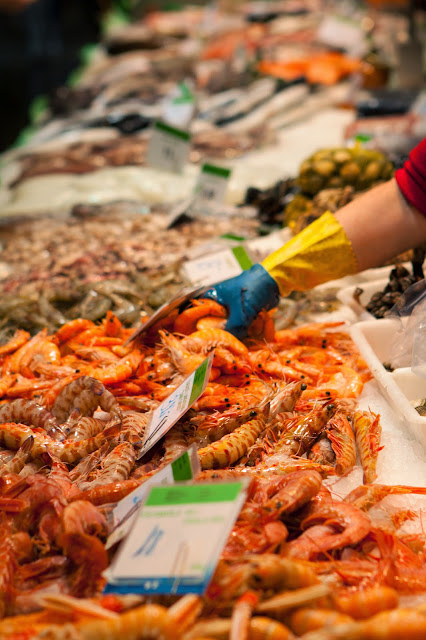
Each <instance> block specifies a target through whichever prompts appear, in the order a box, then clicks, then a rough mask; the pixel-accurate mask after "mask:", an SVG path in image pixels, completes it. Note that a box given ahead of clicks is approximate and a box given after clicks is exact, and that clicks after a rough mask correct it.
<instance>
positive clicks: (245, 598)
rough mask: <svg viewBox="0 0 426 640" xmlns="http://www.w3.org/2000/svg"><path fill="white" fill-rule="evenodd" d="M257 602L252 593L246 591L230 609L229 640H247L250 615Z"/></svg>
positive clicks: (255, 596) (254, 594) (257, 598)
mask: <svg viewBox="0 0 426 640" xmlns="http://www.w3.org/2000/svg"><path fill="white" fill-rule="evenodd" d="M258 601H259V596H258V595H257V594H256V593H254V591H246V592H245V593H243V595H242V596H240V597H239V598H238V599H237V601H236V603H235V604H234V607H233V609H232V618H231V629H230V631H229V640H248V638H249V630H250V619H251V615H252V612H253V609H254V608H255V606H256V605H257V603H258Z"/></svg>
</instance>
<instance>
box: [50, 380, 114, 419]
mask: <svg viewBox="0 0 426 640" xmlns="http://www.w3.org/2000/svg"><path fill="white" fill-rule="evenodd" d="M98 406H99V407H100V408H101V409H102V410H103V411H106V412H107V413H110V414H111V415H113V416H114V417H116V418H117V419H119V420H121V409H120V407H119V406H118V402H117V400H116V399H115V397H114V396H113V394H112V393H111V392H110V391H108V389H106V388H105V386H104V385H103V384H102V382H100V381H99V380H96V378H91V377H90V376H81V377H80V378H77V379H76V380H73V381H72V382H70V383H69V384H68V385H67V386H66V387H64V388H63V389H62V391H61V392H60V394H59V395H58V397H57V398H56V400H55V403H54V405H53V407H52V413H53V414H54V415H55V416H56V418H57V419H58V420H59V421H61V422H64V421H65V420H67V418H68V416H69V415H70V414H71V412H73V411H75V410H78V412H79V415H80V416H88V415H91V414H93V412H94V411H95V410H96V409H97V408H98Z"/></svg>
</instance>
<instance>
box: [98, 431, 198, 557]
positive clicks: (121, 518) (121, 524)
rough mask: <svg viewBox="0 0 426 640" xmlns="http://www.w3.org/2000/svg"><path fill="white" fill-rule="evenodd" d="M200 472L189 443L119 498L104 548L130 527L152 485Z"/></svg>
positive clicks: (194, 449) (119, 538)
mask: <svg viewBox="0 0 426 640" xmlns="http://www.w3.org/2000/svg"><path fill="white" fill-rule="evenodd" d="M199 472H200V461H199V458H198V450H197V447H196V445H195V444H193V445H191V446H190V447H189V449H188V450H187V451H185V452H184V453H183V454H182V455H180V456H177V458H176V459H175V460H174V461H173V462H171V463H170V464H168V465H166V466H165V467H164V468H163V469H160V470H159V471H157V473H156V474H154V475H153V476H152V477H151V478H148V480H146V482H144V483H143V484H142V485H141V486H140V487H137V488H136V489H135V490H134V491H132V492H131V493H129V495H127V496H126V497H125V498H123V499H122V500H120V501H119V502H118V503H117V505H116V506H115V507H114V509H113V512H112V518H113V524H114V530H113V532H112V533H111V535H110V536H109V537H108V540H107V542H106V545H105V548H106V549H110V548H111V547H113V546H114V545H115V544H117V542H120V540H122V539H123V538H124V537H125V536H126V535H127V534H128V532H129V531H130V529H131V528H132V525H133V522H134V521H135V518H136V516H137V512H138V510H139V507H140V505H141V504H142V503H143V502H144V500H145V499H146V497H147V496H148V494H149V492H150V491H151V489H152V487H153V486H158V485H160V486H161V485H171V484H174V483H175V482H187V481H188V480H193V479H194V478H195V477H196V476H197V475H198V473H199Z"/></svg>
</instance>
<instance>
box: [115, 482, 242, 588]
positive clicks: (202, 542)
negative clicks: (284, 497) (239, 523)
mask: <svg viewBox="0 0 426 640" xmlns="http://www.w3.org/2000/svg"><path fill="white" fill-rule="evenodd" d="M246 486H247V484H246V482H245V481H243V480H242V481H239V482H224V483H213V484H210V483H206V484H185V485H173V486H168V487H154V488H153V489H151V491H150V494H149V496H148V498H147V500H146V502H145V504H144V505H143V507H142V508H141V509H140V511H139V512H138V515H137V517H136V519H135V521H134V522H133V526H132V530H131V531H130V533H129V535H128V537H127V538H126V540H125V542H124V543H123V545H122V547H121V548H120V550H119V552H118V553H117V555H116V558H115V560H114V562H113V564H112V565H111V567H110V569H109V570H107V572H106V573H105V576H106V578H107V580H108V583H109V584H108V586H107V589H106V591H107V592H108V591H109V592H115V593H120V592H121V593H128V592H132V593H142V594H184V593H198V594H202V593H203V592H204V591H205V589H206V588H207V586H208V583H209V582H210V580H211V577H212V575H213V572H214V569H215V567H216V564H217V561H218V558H219V555H220V553H221V550H222V548H223V546H224V544H225V543H226V540H227V538H228V536H229V534H230V531H231V529H232V526H233V524H234V522H235V520H236V518H237V516H238V513H239V512H240V510H241V507H242V505H243V504H244V500H245V496H246Z"/></svg>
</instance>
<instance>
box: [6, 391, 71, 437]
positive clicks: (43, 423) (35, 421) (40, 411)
mask: <svg viewBox="0 0 426 640" xmlns="http://www.w3.org/2000/svg"><path fill="white" fill-rule="evenodd" d="M3 422H16V423H20V424H26V425H28V426H30V427H38V428H39V429H44V430H45V431H46V433H47V434H48V435H49V436H50V437H51V438H53V440H64V439H65V434H64V432H63V431H62V429H61V428H60V426H59V425H58V422H57V420H56V418H55V416H54V415H53V413H51V412H50V411H49V410H48V409H46V408H45V407H42V406H41V405H40V404H37V402H35V401H34V400H23V399H21V398H19V399H18V400H12V401H11V402H7V403H6V404H3V405H2V406H1V407H0V423H3Z"/></svg>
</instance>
